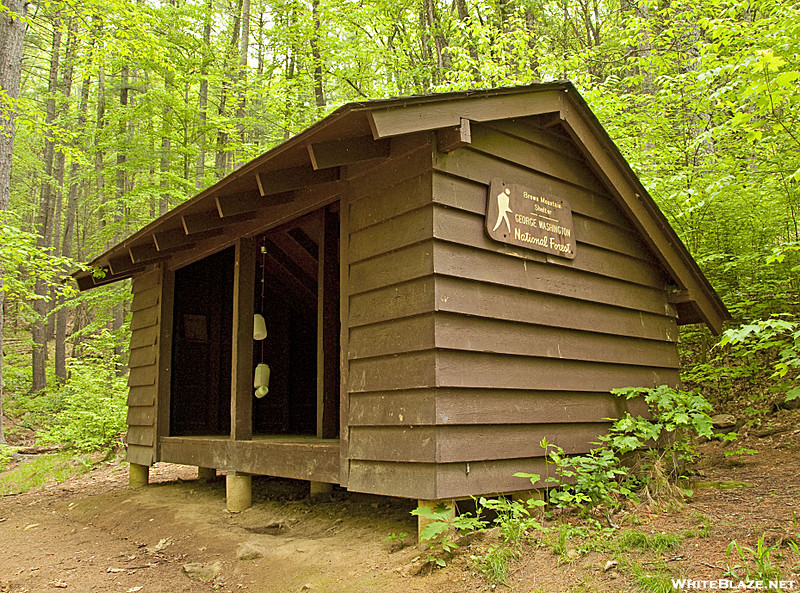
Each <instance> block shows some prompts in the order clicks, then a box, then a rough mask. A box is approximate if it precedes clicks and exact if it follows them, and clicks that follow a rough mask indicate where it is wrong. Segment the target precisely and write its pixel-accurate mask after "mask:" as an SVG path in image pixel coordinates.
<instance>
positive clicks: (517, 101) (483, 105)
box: [369, 89, 564, 139]
mask: <svg viewBox="0 0 800 593" xmlns="http://www.w3.org/2000/svg"><path fill="white" fill-rule="evenodd" d="M562 94H564V91H563V90H558V89H553V90H549V91H530V92H522V93H519V94H500V95H494V96H489V97H487V96H486V95H482V96H476V97H474V98H467V99H459V100H458V101H436V102H431V103H421V104H417V105H407V106H398V107H388V108H385V109H375V110H373V111H370V112H369V119H370V126H371V127H372V135H373V137H374V138H375V139H379V138H390V137H393V136H400V135H403V134H411V133H413V132H421V131H425V130H437V129H439V128H450V127H456V126H459V125H461V119H462V118H464V119H470V120H472V121H490V120H496V119H508V118H512V117H525V116H528V115H539V114H540V113H550V112H551V111H558V110H559V108H560V106H561V95H562Z"/></svg>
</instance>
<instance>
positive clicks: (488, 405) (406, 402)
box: [350, 387, 647, 426]
mask: <svg viewBox="0 0 800 593" xmlns="http://www.w3.org/2000/svg"><path fill="white" fill-rule="evenodd" d="M626 408H627V409H628V410H629V411H630V412H631V414H634V415H639V414H642V415H644V414H646V413H647V408H646V406H645V405H644V403H643V402H642V400H633V401H631V402H625V401H623V400H621V399H620V398H617V397H614V396H613V395H611V394H610V393H597V392H586V391H535V390H524V389H516V390H515V389H491V388H490V389H479V388H474V389H462V388H446V387H445V388H436V389H413V390H407V391H386V392H380V391H377V392H371V393H354V394H352V395H351V396H350V425H351V426H433V425H439V426H444V425H458V424H547V423H559V422H577V423H580V422H583V423H587V422H604V421H606V419H608V418H614V417H618V416H619V415H620V414H621V413H622V412H623V411H624V410H625V409H626Z"/></svg>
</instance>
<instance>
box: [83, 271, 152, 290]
mask: <svg viewBox="0 0 800 593" xmlns="http://www.w3.org/2000/svg"><path fill="white" fill-rule="evenodd" d="M144 268H145V266H144V265H139V266H137V267H135V268H133V269H131V270H129V271H127V272H124V273H120V274H114V273H113V272H112V271H111V268H110V267H108V266H104V267H102V268H100V269H101V270H103V271H104V272H105V276H103V277H102V278H98V277H96V276H93V275H91V274H90V275H88V276H84V277H83V278H78V279H77V281H78V287H79V288H80V289H81V290H88V289H89V288H95V287H97V286H104V285H106V284H111V283H112V282H117V281H119V280H124V279H125V278H130V277H131V276H133V275H134V274H136V273H137V272H141V271H142V270H144ZM90 281H91V284H89V282H90Z"/></svg>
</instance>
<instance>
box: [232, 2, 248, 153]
mask: <svg viewBox="0 0 800 593" xmlns="http://www.w3.org/2000/svg"><path fill="white" fill-rule="evenodd" d="M241 23H242V24H241V37H240V41H239V69H238V73H237V75H236V79H237V85H238V87H239V104H238V106H237V108H236V120H237V123H236V129H237V131H238V133H239V143H240V146H241V147H242V149H241V150H239V151H237V152H236V155H237V156H236V161H235V165H234V167H235V168H238V167H240V166H242V165H243V164H245V162H246V160H247V159H246V156H245V155H246V152H245V150H244V144H245V142H246V140H247V138H246V135H247V126H246V125H245V121H244V115H245V111H244V110H245V107H246V106H247V70H248V68H247V58H248V55H249V53H250V0H242V21H241Z"/></svg>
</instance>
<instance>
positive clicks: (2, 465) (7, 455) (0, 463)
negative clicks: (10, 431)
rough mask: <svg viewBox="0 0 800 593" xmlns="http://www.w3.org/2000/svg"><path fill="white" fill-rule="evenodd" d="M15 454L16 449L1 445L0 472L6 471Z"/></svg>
mask: <svg viewBox="0 0 800 593" xmlns="http://www.w3.org/2000/svg"><path fill="white" fill-rule="evenodd" d="M13 453H14V449H12V448H11V447H9V446H8V445H2V444H0V472H1V471H3V470H5V469H6V468H7V467H8V464H9V463H11V456H12V454H13Z"/></svg>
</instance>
